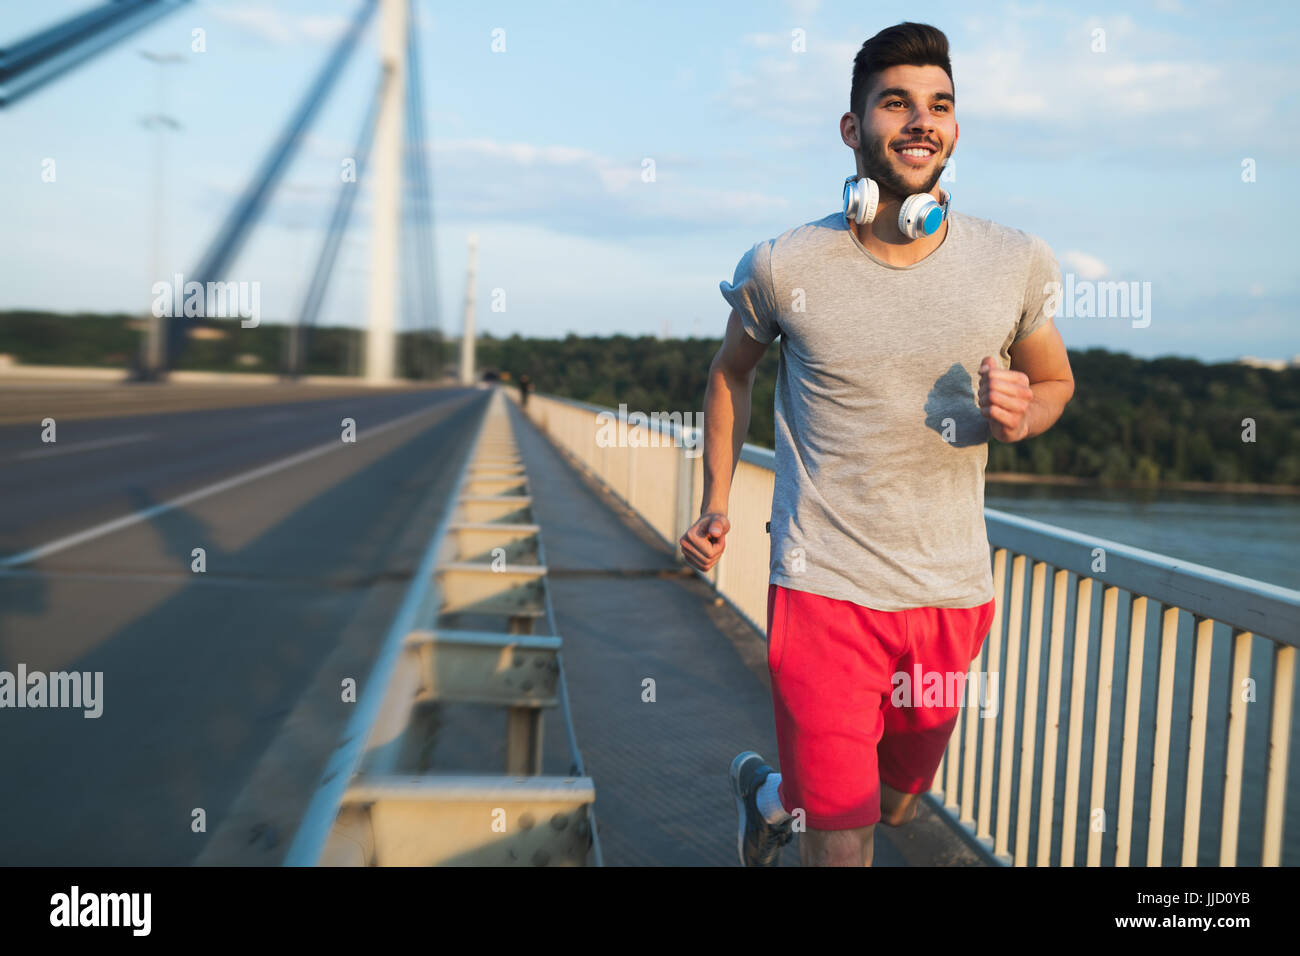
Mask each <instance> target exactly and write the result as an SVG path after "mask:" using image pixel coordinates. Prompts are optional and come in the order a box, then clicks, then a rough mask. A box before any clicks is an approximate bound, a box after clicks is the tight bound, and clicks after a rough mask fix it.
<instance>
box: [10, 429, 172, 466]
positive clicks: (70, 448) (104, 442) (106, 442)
mask: <svg viewBox="0 0 1300 956" xmlns="http://www.w3.org/2000/svg"><path fill="white" fill-rule="evenodd" d="M157 437H158V436H157V435H150V434H145V433H144V432H140V433H138V434H135V435H117V436H116V437H113V438H96V439H95V440H94V441H83V442H75V443H74V444H71V445H60V444H59V443H58V442H55V443H53V445H52V446H51V447H49V448H37V449H35V450H33V451H24V452H20V453H19V454H17V455H14V460H15V461H23V460H28V459H32V458H53V457H54V456H55V455H72V454H75V453H76V452H79V451H94V450H95V449H97V448H112V447H113V446H114V445H129V444H131V443H132V442H138V441H151V440H153V439H154V438H157Z"/></svg>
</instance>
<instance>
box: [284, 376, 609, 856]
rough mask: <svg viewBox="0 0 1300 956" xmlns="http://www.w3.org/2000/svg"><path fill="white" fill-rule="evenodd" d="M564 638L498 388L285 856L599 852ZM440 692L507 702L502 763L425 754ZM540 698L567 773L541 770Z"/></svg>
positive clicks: (442, 703)
mask: <svg viewBox="0 0 1300 956" xmlns="http://www.w3.org/2000/svg"><path fill="white" fill-rule="evenodd" d="M562 645H563V642H562V641H561V639H560V637H559V636H558V634H557V633H556V628H555V614H554V610H553V608H552V606H551V598H550V591H549V588H548V586H547V569H546V553H545V550H544V548H543V546H542V537H541V528H540V526H538V525H537V524H536V523H535V522H534V521H533V514H532V497H531V495H530V491H529V484H528V476H527V474H526V471H525V468H524V465H523V461H522V459H521V457H520V455H519V451H518V446H517V445H516V443H515V440H514V434H513V428H512V426H511V423H510V420H509V413H508V410H507V408H506V405H505V400H504V398H503V397H502V394H501V392H500V390H496V391H494V393H493V395H492V396H491V397H490V399H489V401H488V404H487V408H486V410H485V412H484V419H483V424H482V428H481V431H480V433H479V435H478V437H477V439H476V441H475V442H474V445H473V448H472V450H471V452H470V455H469V457H468V458H467V459H466V460H465V461H464V462H463V464H462V466H461V471H460V477H459V480H458V481H457V485H456V492H455V496H454V500H453V504H452V506H451V508H450V509H449V511H448V513H447V516H446V518H444V520H443V522H442V523H441V524H440V526H439V528H438V530H437V531H436V533H435V534H434V537H433V540H432V542H431V543H430V545H429V548H428V550H427V552H426V555H425V558H424V560H423V561H422V562H421V566H420V569H419V570H418V571H417V573H416V576H415V579H414V580H413V581H412V583H411V587H410V589H409V591H408V593H407V596H406V600H405V601H404V602H403V605H402V608H401V609H400V610H399V612H398V615H397V619H396V620H395V622H394V624H393V627H392V628H391V630H390V631H389V634H388V637H387V639H386V640H385V642H384V645H383V648H382V649H381V651H380V654H379V657H378V659H377V661H376V664H375V667H374V671H373V674H372V677H371V680H370V682H369V683H368V684H367V685H366V688H365V691H364V692H363V694H362V696H361V698H360V699H359V700H358V705H357V706H358V710H357V713H356V714H355V716H354V718H353V720H352V721H351V722H350V723H349V725H348V727H347V729H346V730H345V732H344V735H343V739H342V741H341V743H340V746H339V748H338V749H337V751H336V752H335V754H334V756H333V758H332V759H331V760H330V762H329V765H328V766H327V768H326V771H325V774H324V777H323V779H322V783H321V786H320V788H319V790H318V791H317V793H316V795H315V796H314V798H313V799H312V801H311V804H310V805H309V807H308V810H307V813H306V814H305V815H304V819H303V822H302V823H301V825H300V827H299V831H298V834H297V835H296V837H295V839H294V842H293V845H292V846H291V848H290V850H289V853H288V856H287V858H286V860H285V862H286V864H288V865H314V864H320V865H327V866H413V865H414V866H429V865H458V866H464V865H486V866H509V865H524V866H529V865H533V866H546V865H575V864H576V865H585V864H586V863H588V862H592V863H595V865H597V866H599V865H601V863H602V860H601V853H600V843H599V838H598V836H597V831H596V820H595V813H594V803H595V787H594V784H593V782H592V780H591V778H590V777H589V776H587V775H586V773H585V771H584V769H583V764H582V755H581V753H580V752H579V750H578V747H577V743H576V740H575V738H574V733H573V722H572V719H571V717H570V714H569V702H568V691H567V689H566V686H565V680H564V664H563V660H562V658H561V654H560V651H561V647H562ZM447 705H473V706H475V707H477V708H479V709H480V710H481V709H482V708H483V707H484V706H486V707H487V708H489V709H495V710H498V711H504V712H505V767H504V768H503V772H502V773H490V774H483V773H472V772H465V771H464V770H463V769H462V768H458V767H456V766H454V765H452V766H448V765H447V762H446V761H440V760H438V759H436V758H435V757H434V751H435V750H436V748H437V743H438V736H439V733H440V725H441V724H442V723H443V721H444V719H445V713H443V711H444V709H445V708H446V707H447ZM552 708H558V709H559V711H560V716H561V718H562V719H563V723H564V733H565V743H566V746H567V757H568V761H569V767H568V770H569V772H568V774H567V775H560V776H557V775H549V776H548V775H546V774H544V773H543V766H542V763H543V761H542V757H543V734H542V729H543V723H542V721H543V714H544V713H545V711H546V710H548V709H552ZM476 721H477V722H476V724H475V726H476V728H481V725H482V723H483V719H482V715H481V714H476ZM442 732H443V733H444V734H445V728H444V729H443V731H442ZM497 742H498V743H499V738H498V741H497Z"/></svg>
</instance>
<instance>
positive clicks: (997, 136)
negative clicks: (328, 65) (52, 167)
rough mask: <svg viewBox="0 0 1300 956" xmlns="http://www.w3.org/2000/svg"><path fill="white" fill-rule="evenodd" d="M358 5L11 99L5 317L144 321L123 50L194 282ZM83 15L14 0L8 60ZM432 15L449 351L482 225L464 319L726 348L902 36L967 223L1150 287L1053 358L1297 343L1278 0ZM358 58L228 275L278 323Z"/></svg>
mask: <svg viewBox="0 0 1300 956" xmlns="http://www.w3.org/2000/svg"><path fill="white" fill-rule="evenodd" d="M358 2H359V0H275V2H272V0H203V2H198V3H193V4H190V5H188V6H186V7H183V8H181V9H180V10H179V11H178V12H176V13H173V14H172V15H170V16H169V17H167V18H165V19H163V20H161V21H159V22H158V23H156V24H155V25H153V26H152V27H150V28H149V29H148V30H147V31H145V32H143V33H141V34H138V35H136V36H135V37H133V38H132V39H130V40H129V41H127V42H126V43H125V44H123V45H121V46H119V47H117V48H115V49H114V50H113V51H111V52H109V53H107V54H105V55H102V56H100V57H99V58H97V59H95V60H94V61H92V62H91V63H90V64H89V65H87V66H85V67H82V68H81V69H80V70H78V71H77V72H75V73H73V74H70V75H68V76H66V77H65V78H63V79H62V80H60V81H58V82H56V83H55V84H53V85H51V86H47V87H46V88H45V89H43V90H42V91H40V92H38V93H36V94H35V95H33V96H30V97H28V98H27V99H25V100H24V101H22V102H21V103H19V104H18V105H17V106H16V107H13V108H11V109H9V110H5V111H0V142H2V143H3V147H2V148H0V216H2V217H3V222H4V228H3V230H0V309H3V308H20V307H38V308H49V309H55V310H59V311H71V310H105V311H107V310H128V311H142V312H143V311H144V310H146V309H147V308H148V306H149V303H150V300H151V295H150V291H149V290H150V286H151V285H152V283H153V281H155V279H156V278H158V276H155V275H154V272H155V269H154V267H153V265H152V263H151V258H152V257H151V252H150V249H151V235H152V231H151V223H152V215H153V197H154V194H155V191H154V186H155V176H154V160H153V157H154V152H153V144H154V139H153V137H154V136H155V135H156V134H154V133H152V132H149V131H147V130H145V129H144V128H143V127H142V125H141V122H140V120H141V117H143V116H145V115H146V114H148V113H152V112H156V111H157V109H158V102H159V100H158V97H159V94H158V90H157V78H158V77H157V74H158V71H159V70H160V68H159V67H157V66H154V65H152V64H151V63H149V62H147V61H146V60H145V59H144V58H142V57H141V56H140V52H139V51H141V50H151V51H155V52H162V53H177V54H181V55H182V56H183V57H184V62H183V63H180V64H178V65H175V66H168V67H165V68H161V69H164V70H165V71H166V76H167V79H168V83H167V89H166V94H165V96H166V104H165V105H166V109H167V111H168V112H169V113H170V114H172V115H174V116H175V117H176V118H177V119H178V120H179V121H180V122H181V123H182V124H183V129H181V130H180V131H179V132H177V133H175V134H172V135H171V136H170V139H169V146H168V149H169V158H168V163H167V172H166V196H167V205H166V216H165V223H166V225H165V236H166V242H165V249H164V255H163V262H162V269H161V272H162V275H163V276H170V275H171V274H172V273H174V272H182V273H185V272H187V271H188V270H191V269H193V268H194V267H195V266H196V265H197V260H198V258H199V256H200V255H201V254H202V251H203V249H204V247H205V245H206V243H207V242H208V240H209V239H210V238H211V236H212V234H213V232H214V231H215V229H216V228H217V225H218V223H219V221H220V217H221V216H222V215H223V214H224V213H225V211H226V210H227V209H228V208H229V206H230V204H231V202H232V201H233V199H234V198H235V197H236V196H237V195H238V194H239V192H240V190H241V189H242V187H243V185H244V184H245V183H246V182H247V180H248V178H249V177H250V175H251V174H252V172H253V170H254V169H255V168H256V166H257V165H258V164H259V163H260V161H261V159H262V157H263V155H264V154H265V152H266V150H267V148H268V146H269V144H270V142H271V141H272V140H273V138H274V137H275V136H276V134H277V133H278V131H279V129H280V127H281V125H282V124H283V122H284V120H285V118H286V117H287V116H288V114H289V113H290V111H291V110H292V109H293V107H294V105H295V104H296V103H297V101H298V99H299V98H300V96H301V95H302V93H303V91H304V89H305V88H306V86H307V84H308V83H309V82H310V80H311V78H312V77H313V75H314V73H315V70H316V69H317V68H318V67H319V64H320V63H321V62H322V61H323V59H324V57H325V56H326V55H327V53H328V51H329V49H330V47H331V43H332V38H333V37H334V36H336V35H337V33H338V31H339V30H340V29H342V27H343V25H344V24H346V23H347V22H348V20H350V18H351V16H352V14H353V12H354V11H355V9H356V7H357V4H358ZM93 5H95V4H93V3H89V2H84V0H82V2H76V0H43V2H41V3H39V4H37V3H30V4H13V3H10V4H6V5H5V6H4V8H3V10H2V11H0V43H3V42H7V41H9V40H12V39H14V38H17V37H19V36H22V35H25V34H26V33H27V32H29V31H30V30H32V29H35V28H38V27H41V26H44V25H47V24H49V23H51V22H53V21H55V20H56V19H58V18H61V17H63V16H66V15H68V14H70V13H74V12H77V11H79V10H82V9H85V8H87V7H90V6H93ZM418 5H419V7H420V10H421V15H420V17H419V23H418V24H417V27H416V29H417V31H418V39H419V43H420V48H421V53H422V69H423V74H424V81H425V84H424V86H425V93H424V96H425V106H426V109H427V114H426V126H427V128H428V130H429V133H430V136H431V138H432V165H433V192H434V201H435V220H436V247H437V252H436V256H437V265H438V274H437V279H438V286H439V289H440V305H441V311H442V315H443V321H444V325H445V327H446V328H447V329H448V331H449V332H452V333H453V334H454V332H455V330H456V329H457V328H458V326H459V320H460V315H461V309H462V302H463V298H464V275H465V263H466V236H467V235H468V234H469V233H471V232H474V233H477V234H478V236H479V282H478V298H479V303H480V306H479V328H480V329H481V330H487V331H491V332H492V333H494V334H500V335H508V334H510V333H513V332H518V333H520V334H523V335H539V336H558V335H564V334H566V333H568V332H570V331H572V332H576V333H578V334H609V333H613V332H617V331H621V332H626V333H628V334H633V335H639V334H653V335H663V334H665V333H666V334H668V335H670V336H686V335H720V334H721V330H722V328H723V326H724V324H725V320H726V315H727V311H728V309H727V306H726V303H725V302H724V301H723V299H722V297H721V295H720V294H719V292H718V283H719V281H721V280H723V279H728V280H729V279H730V278H731V276H732V272H733V270H734V268H735V265H736V261H737V260H738V259H739V258H740V256H741V255H742V254H743V253H744V252H745V250H746V249H748V248H749V246H750V245H752V244H753V243H754V242H755V241H757V240H759V239H764V238H768V237H771V236H775V235H777V234H779V233H781V232H784V231H785V230H787V229H789V228H791V227H793V226H795V225H798V224H800V223H803V222H807V221H810V220H813V219H818V218H821V217H822V216H825V215H827V214H828V213H831V212H834V211H835V210H836V209H837V208H838V206H839V203H840V190H841V184H842V182H843V179H844V177H845V176H846V175H848V174H849V173H851V172H852V171H853V162H852V156H851V153H850V152H849V150H848V149H847V148H846V147H845V146H844V145H843V144H842V143H841V142H840V140H839V133H838V121H839V117H840V115H841V114H842V113H843V112H844V110H845V109H846V107H847V100H848V90H849V81H850V76H851V70H852V61H853V56H854V53H855V52H856V51H857V48H858V47H859V46H860V45H861V43H862V41H863V40H865V39H866V38H867V37H869V36H871V35H872V34H873V33H875V32H876V31H877V30H879V29H881V28H883V27H885V26H888V25H890V24H892V23H897V22H899V21H901V20H906V19H912V20H920V21H923V22H929V23H933V24H934V25H936V26H938V27H940V28H941V29H943V30H944V31H945V32H946V33H947V34H948V37H949V40H950V43H951V46H952V51H953V71H954V74H955V81H956V93H957V119H958V122H959V123H960V124H961V140H960V142H959V144H958V146H957V149H956V152H955V154H954V158H955V170H954V172H955V178H954V180H953V182H952V187H953V193H954V197H955V204H956V206H957V208H960V209H961V210H962V211H964V212H967V213H969V214H971V215H975V216H980V217H984V218H988V219H993V220H996V221H998V222H1002V223H1005V224H1008V225H1011V226H1015V227H1017V228H1020V229H1024V230H1026V231H1028V232H1031V233H1035V234H1037V235H1040V236H1042V237H1043V238H1044V239H1046V240H1047V242H1048V244H1049V245H1050V246H1051V247H1052V249H1053V250H1054V251H1055V253H1056V255H1057V258H1058V260H1059V261H1060V263H1061V266H1062V269H1063V270H1064V271H1067V272H1073V273H1074V274H1075V275H1076V276H1077V277H1079V278H1080V279H1101V280H1121V281H1138V282H1150V283H1151V290H1152V292H1151V295H1152V301H1151V322H1150V325H1149V326H1147V327H1146V328H1134V327H1133V324H1132V323H1131V322H1130V321H1129V320H1128V319H1118V318H1117V319H1098V318H1077V319H1069V318H1059V319H1058V320H1057V324H1058V326H1059V327H1060V328H1061V331H1062V334H1063V336H1064V337H1065V339H1066V342H1067V344H1068V345H1069V346H1071V347H1077V348H1083V347H1089V346H1101V347H1105V348H1111V349H1117V350H1121V351H1127V352H1131V353H1133V354H1136V355H1141V356H1156V355H1168V354H1177V355H1190V356H1195V357H1198V358H1201V359H1205V360H1222V359H1232V358H1236V357H1238V356H1241V355H1257V356H1264V357H1272V358H1289V357H1290V356H1292V355H1294V354H1296V353H1300V333H1298V332H1297V331H1296V329H1297V324H1298V323H1297V320H1298V319H1300V310H1298V309H1297V296H1298V294H1300V280H1298V279H1297V275H1300V270H1297V269H1296V267H1295V265H1294V259H1295V256H1296V252H1297V243H1296V242H1295V240H1294V239H1293V237H1292V230H1293V228H1294V227H1293V223H1294V222H1295V219H1296V215H1295V214H1296V211H1297V205H1298V201H1297V199H1296V195H1295V192H1294V190H1293V188H1292V185H1293V183H1294V182H1295V179H1296V175H1295V174H1296V172H1297V165H1298V164H1300V160H1298V159H1297V156H1298V155H1300V154H1298V152H1297V146H1298V145H1300V144H1298V143H1297V138H1298V136H1300V133H1298V131H1300V70H1298V69H1297V67H1296V65H1295V51H1296V48H1297V40H1300V13H1297V7H1296V6H1295V5H1293V4H1290V3H1286V2H1276V3H1253V4H1240V3H1238V4H1232V3H1227V2H1222V3H1220V2H1205V3H1193V2H1190V0H1164V2H1156V3H1151V4H1147V5H1138V4H1132V3H1125V4H1115V5H1111V6H1108V5H1106V4H1101V3H1095V2H1094V3H1087V4H1083V3H1076V4H1050V5H1049V4H1021V3H1007V4H997V3H991V4H978V5H977V4H969V3H907V4H901V3H873V4H863V3H832V2H815V0H797V2H744V3H726V4H724V3H716V4H701V3H669V2H620V3H618V4H602V3H595V2H592V3H576V2H574V3H522V2H521V3H477V4H474V5H473V6H472V7H468V5H467V6H466V8H464V9H448V8H445V7H443V6H442V5H434V4H431V3H426V2H423V0H420V2H419V4H418ZM196 28H201V29H202V30H204V31H205V41H206V51H205V52H202V53H195V52H192V51H191V39H192V31H193V30H194V29H196ZM498 28H500V29H501V30H504V31H505V33H504V36H505V47H506V48H505V51H504V52H496V53H494V52H493V51H492V48H491V47H492V37H493V31H494V30H495V29H498ZM1097 29H1101V30H1104V31H1105V32H1104V38H1105V50H1104V52H1094V50H1093V49H1092V47H1093V46H1094V36H1095V34H1094V31H1095V30H1097ZM795 30H802V31H803V35H804V36H805V37H806V40H805V50H804V51H802V52H796V51H795V50H794V49H792V46H793V45H794V44H792V36H793V33H792V31H795ZM376 69H377V59H376V38H375V30H374V29H373V27H372V29H371V30H370V31H369V33H368V35H367V36H366V38H365V39H364V40H363V43H362V45H361V46H360V47H359V48H358V50H357V53H356V54H355V55H354V57H353V59H352V61H351V62H350V64H349V66H348V68H347V70H346V72H345V73H344V75H342V76H341V77H340V78H339V81H338V84H337V86H336V88H335V91H334V93H333V95H332V97H331V99H330V101H329V103H328V104H327V105H326V107H325V109H324V111H323V112H322V114H321V115H320V117H319V119H318V121H317V123H316V125H315V126H314V127H313V129H312V132H311V135H310V137H309V139H308V141H307V142H306V143H305V145H304V148H303V149H302V150H301V152H300V154H299V156H298V158H297V159H296V160H295V162H294V164H293V165H292V167H291V168H290V169H289V171H288V174H287V176H286V178H285V181H284V183H283V185H282V188H281V189H280V191H279V192H278V194H277V195H276V197H275V199H274V201H273V202H272V204H271V206H270V208H269V209H268V210H267V213H266V216H265V219H264V221H263V223H262V224H261V225H260V226H259V228H258V231H257V232H256V233H255V234H254V237H253V239H252V240H251V241H250V242H249V243H248V244H247V245H246V247H245V249H244V251H243V252H242V253H241V255H240V257H239V261H238V262H237V263H236V264H235V266H234V267H233V268H232V270H231V273H230V275H229V278H231V279H238V280H245V281H258V282H260V284H261V309H262V316H263V321H264V322H275V321H280V320H282V319H283V318H285V317H287V316H289V315H292V314H293V313H294V312H295V311H296V309H297V307H298V303H299V299H300V298H301V296H302V292H303V288H304V285H305V281H306V277H307V274H308V273H309V271H310V269H311V266H312V263H313V261H314V256H315V254H316V250H317V248H318V246H319V244H320V241H321V239H322V235H323V228H324V223H325V222H326V220H327V218H328V215H329V210H330V206H331V204H332V202H333V199H334V192H335V187H336V184H337V183H338V181H339V165H340V161H341V158H342V157H344V156H348V155H350V154H351V152H352V145H351V144H352V142H353V140H354V138H355V135H356V129H357V126H358V125H359V123H360V120H361V115H362V110H363V108H364V105H365V102H366V99H367V96H368V94H369V90H370V89H371V88H372V85H373V82H374V77H375V71H376ZM47 158H53V159H54V160H55V163H56V172H57V176H56V180H55V182H53V183H47V182H42V180H41V169H42V161H43V160H45V159H47ZM1247 158H1249V159H1252V160H1254V162H1255V171H1256V181H1255V182H1253V183H1248V182H1243V181H1242V162H1243V160H1245V159H1247ZM646 159H652V160H653V161H654V166H655V179H654V182H651V183H647V182H644V181H643V179H642V175H641V172H642V168H643V161H644V160H646ZM368 222H369V192H368V190H367V189H365V186H364V183H363V192H362V194H361V196H360V201H359V203H358V205H357V212H356V215H355V217H354V223H353V228H352V229H351V231H350V234H349V236H348V238H347V240H346V241H345V243H344V247H343V252H342V255H341V256H340V260H339V265H338V269H337V272H336V275H335V277H334V280H333V284H332V286H331V291H330V295H329V297H328V300H327V302H326V305H325V307H324V310H323V314H322V316H321V322H322V323H323V324H350V325H360V324H363V322H364V316H365V302H366V281H367V276H368V271H369V254H368V238H367V231H368ZM494 289H501V290H504V304H505V310H504V311H502V312H493V311H491V303H492V298H493V290H494ZM499 301H500V297H499V296H498V302H499ZM250 334H251V333H250Z"/></svg>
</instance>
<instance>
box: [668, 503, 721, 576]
mask: <svg viewBox="0 0 1300 956" xmlns="http://www.w3.org/2000/svg"><path fill="white" fill-rule="evenodd" d="M730 530H731V522H730V521H728V520H727V516H726V515H724V514H722V513H721V512H718V511H711V512H709V513H707V514H703V515H700V517H699V520H698V521H696V522H695V524H693V525H691V526H690V527H689V528H687V529H686V533H685V534H684V535H682V537H681V540H680V541H679V542H678V544H680V545H681V547H682V555H683V557H685V558H686V562H687V564H689V565H691V566H692V567H694V568H697V569H699V570H700V571H708V570H709V569H711V568H712V567H713V566H714V565H715V564H717V563H718V559H719V558H720V557H722V552H723V549H724V548H726V546H727V542H726V534H727V532H728V531H730Z"/></svg>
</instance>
